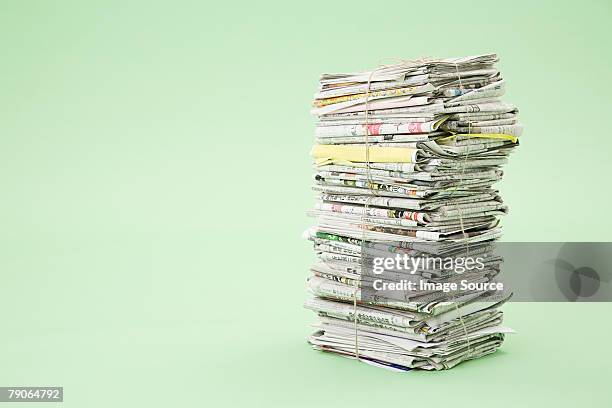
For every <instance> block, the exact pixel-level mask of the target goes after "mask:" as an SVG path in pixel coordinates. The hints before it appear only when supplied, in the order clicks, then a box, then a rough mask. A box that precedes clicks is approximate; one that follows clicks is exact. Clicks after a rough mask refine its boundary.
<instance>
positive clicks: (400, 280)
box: [305, 228, 512, 370]
mask: <svg viewBox="0 0 612 408" xmlns="http://www.w3.org/2000/svg"><path fill="white" fill-rule="evenodd" d="M324 229H325V228H323V230H324ZM307 237H308V238H309V239H311V240H313V241H314V242H315V248H316V250H317V252H318V254H319V256H320V258H323V259H325V261H321V262H317V263H315V264H314V265H313V266H312V268H311V271H312V273H313V276H311V277H310V278H309V280H308V288H309V290H310V291H311V292H312V294H314V295H315V297H313V298H311V299H308V300H307V301H306V304H305V306H306V307H307V308H308V309H311V310H313V311H315V312H316V313H317V314H318V316H319V320H320V321H319V323H318V324H316V325H315V326H314V327H315V328H316V329H317V331H316V332H315V333H313V334H312V335H311V336H310V337H309V339H308V341H309V342H310V344H311V345H312V346H313V348H315V349H317V350H322V351H328V352H334V353H338V354H341V355H344V356H347V357H353V358H355V357H358V358H359V359H360V360H362V361H364V362H367V363H370V364H373V365H378V366H383V367H386V368H389V369H395V370H410V369H415V368H419V369H425V370H442V369H448V368H452V367H454V366H455V365H457V364H459V363H460V362H462V361H465V360H468V359H474V358H478V357H482V356H484V355H487V354H490V353H493V352H494V351H495V350H496V349H497V348H498V347H499V346H500V345H501V343H502V342H503V340H504V335H505V334H506V333H511V332H512V330H511V329H509V328H506V327H503V326H502V325H501V323H502V318H503V312H502V311H501V310H500V309H499V306H500V305H501V304H503V303H504V302H505V301H506V300H507V299H508V297H509V295H508V293H507V291H506V290H502V291H499V290H491V289H489V288H490V287H491V286H490V284H492V283H494V282H496V276H497V275H498V273H499V270H500V265H501V262H502V259H501V258H500V257H499V256H496V254H495V247H494V244H493V243H492V242H491V241H485V242H480V243H478V242H472V243H471V244H467V245H466V242H455V243H450V244H448V243H447V244H431V243H421V244H419V243H415V244H412V245H405V244H400V245H398V244H397V243H395V244H389V243H386V244H385V243H380V242H378V243H374V242H367V241H363V240H360V239H358V238H351V237H348V236H344V237H342V236H340V235H336V234H332V233H329V232H324V231H322V230H320V229H318V228H313V229H310V230H309V231H308V232H307ZM400 254H401V255H404V254H405V255H406V256H407V257H408V259H411V260H414V259H417V260H418V259H421V260H422V263H421V264H418V266H417V267H416V268H409V269H402V267H401V263H400V268H398V265H393V266H392V267H391V268H388V269H385V271H384V273H381V272H380V271H377V270H376V268H375V266H374V263H375V262H373V261H374V260H375V259H394V258H398V257H399V255H400ZM400 259H401V258H400ZM431 259H433V260H444V261H446V262H448V261H452V260H460V259H461V260H465V259H478V260H479V261H478V262H481V265H482V268H473V269H472V270H469V271H467V270H462V271H461V273H457V271H456V270H455V269H452V268H445V267H444V266H443V267H440V264H439V263H438V264H435V262H434V264H428V262H427V260H431ZM364 260H365V262H364ZM412 265H414V264H412ZM457 265H465V262H463V261H462V262H460V263H459V262H458V263H457ZM408 282H412V283H413V285H414V286H412V289H407V286H408ZM423 282H426V283H427V284H428V285H430V287H429V288H425V289H422V288H421V284H422V283H423ZM460 282H461V283H462V285H465V286H464V289H461V287H462V286H461V285H460V284H459V283H460ZM452 283H455V284H456V286H454V288H456V290H451V289H449V288H451V287H452V286H450V285H451V284H452ZM487 284H489V286H487ZM385 285H387V286H385ZM389 285H391V286H389ZM392 285H395V286H392ZM470 285H471V286H470ZM479 285H480V286H479ZM388 287H391V288H393V289H392V290H388V289H387V290H384V289H382V288H388ZM468 287H469V288H468Z"/></svg>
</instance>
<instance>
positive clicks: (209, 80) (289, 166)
mask: <svg viewBox="0 0 612 408" xmlns="http://www.w3.org/2000/svg"><path fill="white" fill-rule="evenodd" d="M611 17H612V12H611V7H610V3H609V2H606V1H599V2H591V3H589V2H573V3H572V2H560V1H554V2H553V1H551V2H541V3H539V2H533V1H526V2H518V1H512V2H504V3H497V2H492V1H483V2H467V1H462V2H458V1H440V0H439V1H436V2H418V3H417V2H408V1H393V2H385V1H369V2H357V1H342V2H331V1H318V0H317V1H314V0H313V1H308V2H293V3H291V2H281V1H277V2H232V1H224V2H202V1H193V2H188V1H167V2H164V4H162V3H160V2H150V1H138V2H135V1H129V2H126V1H5V0H2V1H1V2H0V49H2V58H1V63H0V187H1V192H2V197H1V199H0V273H1V275H0V277H1V278H0V279H1V281H0V310H1V314H2V322H1V324H0V334H1V337H0V338H1V340H0V346H1V348H0V386H26V385H32V386H36V385H38V386H43V385H58V386H64V387H65V401H66V402H65V403H64V405H65V406H66V407H109V406H148V407H157V406H160V407H161V406H193V405H201V406H211V407H214V406H265V407H272V406H289V405H290V406H317V407H320V406H345V405H346V406H352V407H360V406H372V405H373V404H380V406H400V405H414V404H418V405H422V406H438V405H440V406H442V405H443V406H447V407H448V406H458V407H460V406H468V405H472V406H473V405H475V403H478V405H481V404H491V405H495V406H502V407H505V406H508V407H509V406H517V404H520V406H536V404H538V406H542V405H547V406H559V407H561V406H568V407H569V406H576V405H577V404H582V403H587V405H589V406H606V405H607V406H610V403H611V401H612V397H611V396H610V391H609V381H610V375H609V374H610V372H611V369H610V366H611V364H612V357H611V356H610V353H609V352H608V350H607V348H608V346H609V345H608V343H609V339H610V336H611V335H612V329H611V325H610V313H611V312H612V306H611V305H610V304H510V305H508V306H507V307H506V308H505V310H506V311H507V318H506V322H507V325H509V326H512V327H513V328H515V329H516V330H517V331H518V334H517V335H513V336H511V338H509V339H508V341H507V342H506V343H505V344H504V346H503V348H502V349H501V351H499V352H498V353H496V354H494V355H492V356H490V357H487V358H484V359H481V360H479V361H473V362H468V363H465V364H462V365H460V366H458V367H457V368H456V369H453V370H450V371H446V372H434V373H430V372H411V373H406V374H397V373H392V372H388V371H386V370H381V369H376V368H374V367H370V366H368V365H365V364H360V363H357V362H355V361H351V360H348V359H342V358H339V357H335V356H330V355H324V354H321V353H318V352H314V351H312V350H310V348H309V347H308V345H307V344H306V342H305V337H306V335H307V334H308V332H309V328H308V324H309V323H312V322H314V320H315V319H314V316H313V315H312V314H311V313H310V312H308V311H306V310H303V309H302V302H303V300H304V299H305V298H306V296H307V295H306V291H305V284H304V282H305V279H306V277H307V276H308V266H309V264H310V262H312V260H313V254H312V251H311V248H310V247H311V246H310V245H309V243H307V242H306V241H303V240H301V238H300V234H301V232H302V231H303V230H304V229H305V228H306V227H307V226H308V225H309V224H310V223H311V222H312V221H311V220H310V219H308V218H307V217H306V216H305V214H304V213H305V211H306V210H307V209H308V208H309V207H310V206H311V205H312V203H313V201H314V196H313V193H312V192H311V191H310V183H311V168H310V158H309V157H308V152H309V148H310V146H311V144H312V140H313V128H314V119H313V118H312V117H311V116H310V115H309V109H310V103H311V98H312V95H313V93H314V92H315V91H316V87H317V80H318V75H319V74H320V73H322V72H335V71H355V70H360V69H366V68H370V67H373V66H376V65H377V64H378V63H379V62H384V61H385V59H386V58H389V57H402V58H416V57H421V56H438V57H444V56H461V55H471V54H477V53H485V52H496V53H498V54H499V56H500V57H501V63H500V68H501V69H502V72H503V74H504V77H505V78H506V79H507V81H508V87H507V95H506V97H505V100H507V101H511V102H514V103H515V104H517V105H518V106H519V107H520V110H521V121H522V123H523V124H524V125H525V129H526V130H525V133H524V137H523V138H522V141H521V142H522V145H521V147H520V149H519V151H518V152H517V153H516V154H515V155H513V157H512V158H511V163H510V164H509V165H508V166H507V168H506V178H505V180H504V181H503V183H501V185H500V188H501V189H502V194H503V196H504V199H505V200H506V202H507V203H508V205H509V206H510V208H511V212H510V214H509V215H508V217H506V219H505V220H504V225H505V234H506V235H505V237H506V239H507V240H514V241H609V240H610V230H611V227H612V225H611V222H610V218H609V217H608V216H607V211H608V210H609V208H610V204H609V202H610V201H609V200H610V198H612V197H611V196H610V192H609V191H610V190H609V176H610V174H611V170H612V165H611V159H610V149H611V147H612V142H611V140H612V138H611V137H610V135H609V134H608V133H609V131H608V130H607V128H608V127H609V126H608V120H609V117H610V108H611V106H610V105H611V104H610V95H611V94H612V81H610V79H609V74H610V63H611V60H612V57H611V55H610V41H611V40H612V38H611V35H610V25H609V24H610V18H611ZM519 272H520V271H519ZM7 405H9V404H7ZM19 406H24V405H19Z"/></svg>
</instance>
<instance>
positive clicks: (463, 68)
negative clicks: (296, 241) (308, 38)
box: [305, 54, 523, 371]
mask: <svg viewBox="0 0 612 408" xmlns="http://www.w3.org/2000/svg"><path fill="white" fill-rule="evenodd" d="M497 62H498V58H497V55H495V54H486V55H478V56H471V57H463V58H449V59H421V60H418V61H402V62H400V63H398V64H394V65H387V66H381V67H379V68H376V69H374V70H372V71H367V72H358V73H346V74H324V75H322V76H321V78H320V86H319V91H318V92H317V93H316V94H315V100H314V103H313V109H312V113H313V114H314V115H316V116H317V117H318V123H317V126H316V132H315V135H316V139H315V146H314V147H313V149H312V152H311V155H312V156H313V158H314V172H315V175H314V186H313V189H314V190H315V192H316V193H317V202H316V204H315V206H314V208H313V209H312V210H311V211H309V215H311V216H313V217H315V218H316V219H317V225H316V226H314V227H312V228H310V229H309V230H308V231H306V232H305V237H306V238H307V239H309V240H311V241H312V242H313V243H314V250H315V253H316V255H317V258H318V261H317V262H316V263H315V264H314V265H313V266H312V267H311V272H312V276H311V277H310V278H309V280H308V285H307V286H308V289H309V291H310V292H311V293H312V295H313V297H312V298H311V299H309V300H307V301H306V304H305V306H306V308H308V309H310V310H313V311H314V312H315V313H316V314H317V316H318V319H319V322H318V323H317V324H315V325H314V327H315V330H316V331H315V332H314V333H313V334H312V335H311V336H310V337H309V338H308V342H309V343H310V344H311V345H312V347H313V348H314V349H317V350H322V351H326V352H333V353H337V354H340V355H342V356H346V357H351V358H357V359H359V360H361V361H364V362H367V363H369V364H373V365H377V366H382V367H386V368H389V369H392V370H401V371H404V370H411V369H417V368H418V369H425V370H441V369H447V368H452V367H454V366H456V365H457V364H459V363H461V362H463V361H466V360H470V359H475V358H479V357H482V356H485V355H487V354H490V353H493V352H495V350H497V348H498V347H499V346H500V345H501V344H502V342H503V341H504V337H505V335H506V334H508V333H511V332H512V330H511V329H509V328H506V327H504V326H503V325H502V320H503V313H502V311H501V310H500V306H501V305H502V304H503V303H504V302H505V301H506V300H507V299H508V297H509V294H508V293H506V292H503V291H502V292H500V291H498V290H497V289H499V288H498V287H497V286H495V285H496V284H497V283H496V277H497V275H498V274H499V271H500V268H501V260H500V258H499V257H497V256H496V255H495V253H494V251H493V249H492V248H493V244H494V243H495V241H496V240H498V239H499V238H500V236H501V226H500V224H499V219H500V217H501V216H502V215H504V214H506V213H507V211H508V209H507V207H506V206H505V205H504V203H503V201H502V199H501V197H500V195H499V192H498V190H496V189H495V187H494V186H495V183H496V182H498V181H499V180H501V178H502V176H503V172H502V166H503V165H504V164H505V163H506V162H507V160H508V157H509V155H510V153H511V152H512V151H513V150H514V149H515V148H516V147H517V146H518V144H519V138H520V136H521V133H522V130H523V128H522V126H521V125H520V124H519V123H518V109H517V107H516V106H514V105H512V104H510V103H507V102H502V101H501V100H500V99H499V98H500V97H501V96H502V95H503V94H504V91H505V81H504V80H503V78H502V76H501V74H500V72H499V71H498V69H497V68H496V67H495V64H496V63H497ZM468 258H469V259H468ZM474 259H475V261H474ZM408 260H410V262H408ZM415 260H416V262H415ZM469 260H472V261H474V265H477V266H476V267H473V268H469V267H467V266H468V263H469ZM395 261H397V262H395ZM402 261H403V265H402ZM430 261H431V262H430ZM436 261H439V262H436ZM459 261H461V262H459ZM443 262H444V263H443ZM446 262H449V263H450V266H449V265H447V264H446ZM408 264H410V265H411V267H406V266H407V265H408ZM458 266H460V267H461V269H458V268H457V267H458ZM398 288H399V289H398Z"/></svg>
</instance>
